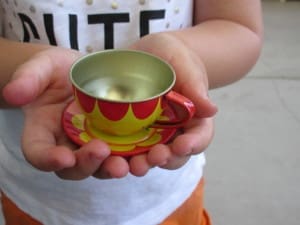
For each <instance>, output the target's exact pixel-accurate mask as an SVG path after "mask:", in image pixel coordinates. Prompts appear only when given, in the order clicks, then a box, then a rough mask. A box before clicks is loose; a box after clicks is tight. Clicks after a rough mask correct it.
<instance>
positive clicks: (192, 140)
mask: <svg viewBox="0 0 300 225" xmlns="http://www.w3.org/2000/svg"><path fill="white" fill-rule="evenodd" d="M213 135H214V125H213V119H212V118H204V119H193V120H192V121H190V122H189V123H188V124H187V125H186V126H185V133H184V134H182V135H179V136H177V137H176V138H175V139H174V141H173V142H172V143H171V148H172V152H173V153H174V154H176V155H178V156H186V155H193V154H199V153H201V152H203V151H204V150H205V149H206V148H207V147H208V145H209V144H210V143H211V141H212V138H213Z"/></svg>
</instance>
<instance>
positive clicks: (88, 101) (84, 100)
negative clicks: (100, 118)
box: [76, 90, 96, 113]
mask: <svg viewBox="0 0 300 225" xmlns="http://www.w3.org/2000/svg"><path fill="white" fill-rule="evenodd" d="M76 96H77V98H78V101H79V102H80V105H81V107H82V108H83V110H84V111H85V112H87V113H90V112H92V111H93V109H94V106H95V102H96V100H95V99H94V98H92V97H90V96H88V95H86V94H84V93H82V92H80V91H78V90H76Z"/></svg>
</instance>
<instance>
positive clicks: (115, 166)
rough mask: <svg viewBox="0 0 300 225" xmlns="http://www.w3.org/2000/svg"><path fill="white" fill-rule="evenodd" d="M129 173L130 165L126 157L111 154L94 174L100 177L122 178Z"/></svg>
mask: <svg viewBox="0 0 300 225" xmlns="http://www.w3.org/2000/svg"><path fill="white" fill-rule="evenodd" d="M128 173H129V165H128V162H127V161H126V159H125V158H123V157H120V156H110V157H108V158H107V159H105V160H104V162H103V163H102V165H101V167H100V168H99V169H98V170H97V171H96V172H95V173H94V174H93V176H94V177H96V178H99V179H108V178H122V177H125V176H126V175H127V174H128Z"/></svg>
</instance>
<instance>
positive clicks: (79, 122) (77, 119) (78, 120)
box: [72, 114, 85, 130]
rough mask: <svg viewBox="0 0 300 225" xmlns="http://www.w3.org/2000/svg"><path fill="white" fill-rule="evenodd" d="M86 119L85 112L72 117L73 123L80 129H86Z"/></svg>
mask: <svg viewBox="0 0 300 225" xmlns="http://www.w3.org/2000/svg"><path fill="white" fill-rule="evenodd" d="M84 119H85V116H84V115H83V114H77V115H75V116H73V117H72V124H73V126H74V127H76V128H77V129H80V130H84Z"/></svg>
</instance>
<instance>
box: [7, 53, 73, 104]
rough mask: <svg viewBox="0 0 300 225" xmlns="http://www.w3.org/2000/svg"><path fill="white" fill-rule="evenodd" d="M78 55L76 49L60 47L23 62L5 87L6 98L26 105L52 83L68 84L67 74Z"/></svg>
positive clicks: (11, 102) (8, 100)
mask: <svg viewBox="0 0 300 225" xmlns="http://www.w3.org/2000/svg"><path fill="white" fill-rule="evenodd" d="M78 56H79V53H78V52H76V51H70V50H69V51H67V50H63V49H60V48H54V49H50V50H47V51H46V53H45V52H43V53H39V54H37V55H36V56H35V57H33V58H31V59H30V60H29V61H27V62H25V63H24V64H22V65H21V66H20V67H19V68H18V69H17V70H16V71H15V73H14V74H13V76H12V79H11V81H10V82H9V83H8V84H7V85H6V86H5V87H4V88H3V96H4V98H5V100H6V101H7V102H8V103H10V104H12V105H16V106H20V105H25V104H27V103H29V102H31V101H33V100H34V99H35V98H36V97H37V96H39V95H40V94H41V93H43V92H44V91H45V90H46V88H47V87H48V86H49V85H50V84H53V83H55V82H56V83H57V84H58V85H62V84H63V85H64V86H66V84H67V83H68V82H65V80H66V79H68V76H66V75H67V74H68V70H69V68H70V66H71V64H72V63H73V62H74V60H76V59H77V58H78ZM58 76H59V77H60V78H59V79H57V77H58ZM57 81H59V82H57ZM65 89H66V90H67V89H68V88H67V87H65ZM19 96H22V98H20V97H19Z"/></svg>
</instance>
